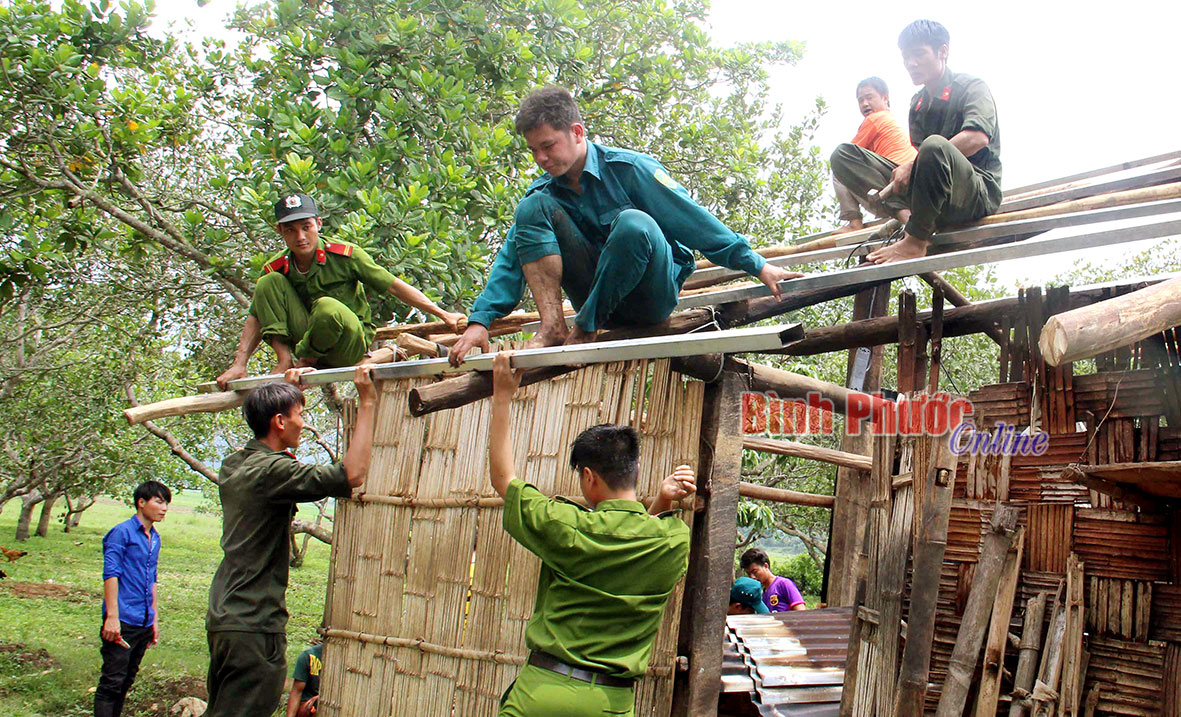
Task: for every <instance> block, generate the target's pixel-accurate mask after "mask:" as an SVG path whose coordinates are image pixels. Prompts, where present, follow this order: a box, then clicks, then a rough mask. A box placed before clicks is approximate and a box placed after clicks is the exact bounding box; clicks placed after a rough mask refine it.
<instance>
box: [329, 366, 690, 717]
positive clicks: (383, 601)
mask: <svg viewBox="0 0 1181 717" xmlns="http://www.w3.org/2000/svg"><path fill="white" fill-rule="evenodd" d="M425 383H427V382H426V381H424V380H421V379H410V380H401V381H388V382H385V383H384V384H383V385H382V388H381V391H382V393H381V397H380V400H379V403H378V412H377V420H376V430H375V434H374V441H373V458H372V463H371V467H370V474H369V478H368V480H367V482H366V486H365V493H364V494H363V495H362V496H360V499H359V500H350V501H341V504H340V506H339V508H338V510H337V514H336V525H335V536H336V539H335V540H334V543H333V549H332V553H333V554H332V568H331V575H330V578H329V586H328V599H327V605H326V612H325V614H326V622H327V629H326V632H325V656H324V675H323V678H322V686H321V697H320V709H321V712H320V714H322V715H324V717H350V716H353V715H356V716H357V717H381V716H383V715H391V716H394V715H413V716H414V717H430V716H431V715H440V716H448V717H449V716H450V715H464V717H468V716H479V715H493V714H495V713H496V710H497V707H498V701H499V699H500V696H501V694H502V693H503V692H504V691H505V689H506V688H507V687H508V686H509V684H510V683H511V682H512V680H513V679H514V677H515V675H516V673H517V670H518V667H519V666H520V665H521V664H523V662H524V660H525V658H526V656H527V650H526V648H525V646H524V631H525V625H526V623H527V622H528V620H529V617H530V616H531V614H532V612H533V605H534V599H535V595H536V586H537V575H538V568H539V561H538V560H537V559H536V558H535V557H534V556H533V555H532V554H530V553H528V552H527V551H526V550H525V549H524V548H522V547H521V546H520V545H518V544H517V543H516V542H514V541H513V540H512V539H511V538H509V536H508V534H507V533H505V532H504V529H503V528H502V527H501V519H502V515H503V501H501V499H500V498H499V497H498V496H496V495H495V493H494V492H493V490H492V487H491V485H490V484H489V482H488V469H487V450H488V448H487V445H488V426H489V418H490V415H489V413H490V412H489V406H488V402H487V401H480V402H478V403H473V404H470V405H467V406H463V407H461V408H457V409H454V410H449V411H440V412H437V413H433V414H430V415H428V416H425V417H419V418H414V417H411V415H410V413H409V410H408V408H407V393H408V392H409V390H410V389H411V388H413V387H415V386H419V385H424V384H425ZM703 386H704V384H702V383H700V382H697V381H687V380H685V379H683V378H682V377H681V376H680V375H679V374H676V373H673V372H672V371H670V369H669V364H668V362H667V361H657V362H649V361H637V362H628V363H617V364H603V365H596V366H590V367H586V368H583V369H581V370H579V371H576V372H574V373H571V374H567V375H564V376H561V377H559V378H555V379H553V380H550V381H546V382H542V383H539V384H535V385H533V386H529V387H526V388H523V389H521V390H520V391H518V392H517V395H516V397H515V399H514V401H513V404H512V421H513V437H514V446H513V449H514V454H515V456H516V460H517V466H516V467H517V469H518V475H519V477H521V478H522V479H524V480H526V481H528V482H530V483H532V484H534V485H536V486H537V487H538V488H539V489H540V490H541V491H542V492H543V493H546V494H547V495H560V496H566V497H569V498H580V497H581V496H580V494H579V489H578V483H577V479H576V478H575V476H574V473H573V471H571V470H570V468H569V465H568V456H569V453H568V450H569V445H570V443H571V442H572V441H573V439H574V438H575V436H577V435H578V433H579V432H581V431H582V430H583V429H585V428H588V427H590V426H592V425H595V424H598V423H618V424H625V425H631V426H633V427H635V428H636V429H637V430H638V431H640V433H641V436H642V438H641V457H640V477H639V482H638V485H637V493H638V494H639V496H640V497H641V498H645V497H649V496H653V495H655V492H656V490H657V489H658V487H659V485H660V482H661V481H662V480H663V478H664V476H665V475H667V474H668V472H669V471H670V470H671V469H672V468H673V467H674V466H676V465H678V464H680V463H688V464H690V465H692V466H696V465H697V452H698V437H699V432H700V423H701V421H700V416H701V403H702V397H703V395H704V391H703ZM684 515H685V518H686V519H687V520H691V518H692V511H690V510H686V511H685V513H684ZM682 590H683V585H682V586H678V587H677V589H676V590H675V592H674V594H673V596H672V597H671V598H670V600H669V604H668V607H667V608H666V611H665V621H664V626H663V627H662V628H661V630H660V633H659V634H658V636H657V639H656V645H655V649H654V650H653V655H652V659H651V662H650V668H649V672H648V675H647V676H646V677H645V678H644V679H642V680H641V681H640V682H639V683H638V685H637V689H636V714H637V715H652V716H655V715H667V714H668V712H669V709H670V704H671V695H672V674H673V666H674V662H675V658H676V653H675V650H676V641H677V632H678V622H679V615H680V606H681V596H682Z"/></svg>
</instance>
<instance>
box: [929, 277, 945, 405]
mask: <svg viewBox="0 0 1181 717" xmlns="http://www.w3.org/2000/svg"><path fill="white" fill-rule="evenodd" d="M930 333H931V375H930V377H929V378H928V379H927V393H929V394H932V395H934V394H935V393H936V392H937V391H938V390H939V367H940V366H941V365H942V364H943V290H942V289H940V288H939V287H935V288H934V289H932V290H931V332H930Z"/></svg>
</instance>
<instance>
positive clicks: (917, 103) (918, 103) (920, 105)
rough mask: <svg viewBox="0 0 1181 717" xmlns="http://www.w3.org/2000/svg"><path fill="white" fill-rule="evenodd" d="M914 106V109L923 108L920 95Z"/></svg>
mask: <svg viewBox="0 0 1181 717" xmlns="http://www.w3.org/2000/svg"><path fill="white" fill-rule="evenodd" d="M914 108H915V109H916V110H921V109H922V108H923V98H922V97H920V98H919V101H918V102H916V103H915V104H914Z"/></svg>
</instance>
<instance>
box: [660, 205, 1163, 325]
mask: <svg viewBox="0 0 1181 717" xmlns="http://www.w3.org/2000/svg"><path fill="white" fill-rule="evenodd" d="M1178 234H1181V219H1172V220H1169V221H1165V222H1158V223H1156V224H1144V225H1141V226H1136V227H1129V228H1127V229H1112V230H1110V231H1105V232H1096V233H1093V234H1081V235H1075V236H1067V237H1057V238H1053V239H1036V240H1027V241H1022V242H1015V243H1012V244H1003V245H1001V246H990V247H981V248H979V249H965V250H963V251H957V252H950V253H947V254H936V255H935V256H925V257H921V258H918V259H908V260H906V261H899V262H894V263H892V264H875V265H872V266H860V267H856V268H854V269H846V270H844V271H834V272H831V273H828V274H816V275H813V276H805V277H802V278H799V279H789V280H788V281H782V282H780V283H779V288H780V290H782V291H785V292H790V291H810V290H813V289H828V288H832V287H836V286H847V285H850V284H854V285H856V284H874V283H877V282H880V281H888V280H890V279H901V278H902V277H904V276H914V275H917V274H922V273H924V272H927V271H944V270H946V269H956V268H959V267H962V266H975V265H977V264H988V263H991V262H996V261H1008V260H1011V259H1026V258H1029V257H1033V256H1046V255H1048V254H1058V253H1061V252H1064V251H1075V250H1077V249H1093V248H1095V247H1100V246H1110V245H1112V244H1124V243H1127V242H1133V241H1140V240H1143V239H1157V238H1160V237H1167V236H1176V235H1178ZM770 293H771V292H770V291H769V290H768V289H767V287H765V286H763V285H761V284H760V285H759V286H747V287H741V288H737V289H732V290H729V291H716V292H713V293H710V294H695V295H693V296H686V297H685V298H684V299H682V300H681V302H680V303H679V304H677V308H678V309H692V308H694V307H697V306H714V305H717V304H725V303H729V302H731V301H743V300H745V299H755V298H758V297H760V296H768V295H769V294H770Z"/></svg>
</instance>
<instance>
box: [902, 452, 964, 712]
mask: <svg viewBox="0 0 1181 717" xmlns="http://www.w3.org/2000/svg"><path fill="white" fill-rule="evenodd" d="M929 440H932V441H933V443H934V445H933V446H932V451H931V453H932V456H931V468H930V470H929V471H928V472H927V478H926V485H925V486H924V490H923V493H922V498H923V506H922V514H921V515H922V523H921V525H920V528H919V534H918V536H916V538H915V549H914V560H913V565H914V573H913V577H912V579H911V586H912V587H911V595H910V616H909V619H908V620H907V623H906V646H905V647H904V648H903V650H902V665H901V668H900V669H899V674H898V692H897V699H896V701H895V703H894V714H895V715H899V717H902V716H904V715H921V714H922V713H923V703H924V701H925V700H926V697H927V673H928V672H929V670H930V667H931V643H932V640H933V639H934V637H935V608H936V603H937V601H938V599H939V575H940V572H941V571H942V568H943V555H944V553H945V552H946V550H947V522H948V518H949V516H950V513H951V494H952V489H953V487H954V485H955V471H956V456H955V454H953V453H952V452H951V446H950V445H949V438H948V436H940V437H937V438H935V437H933V438H931V439H929Z"/></svg>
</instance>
